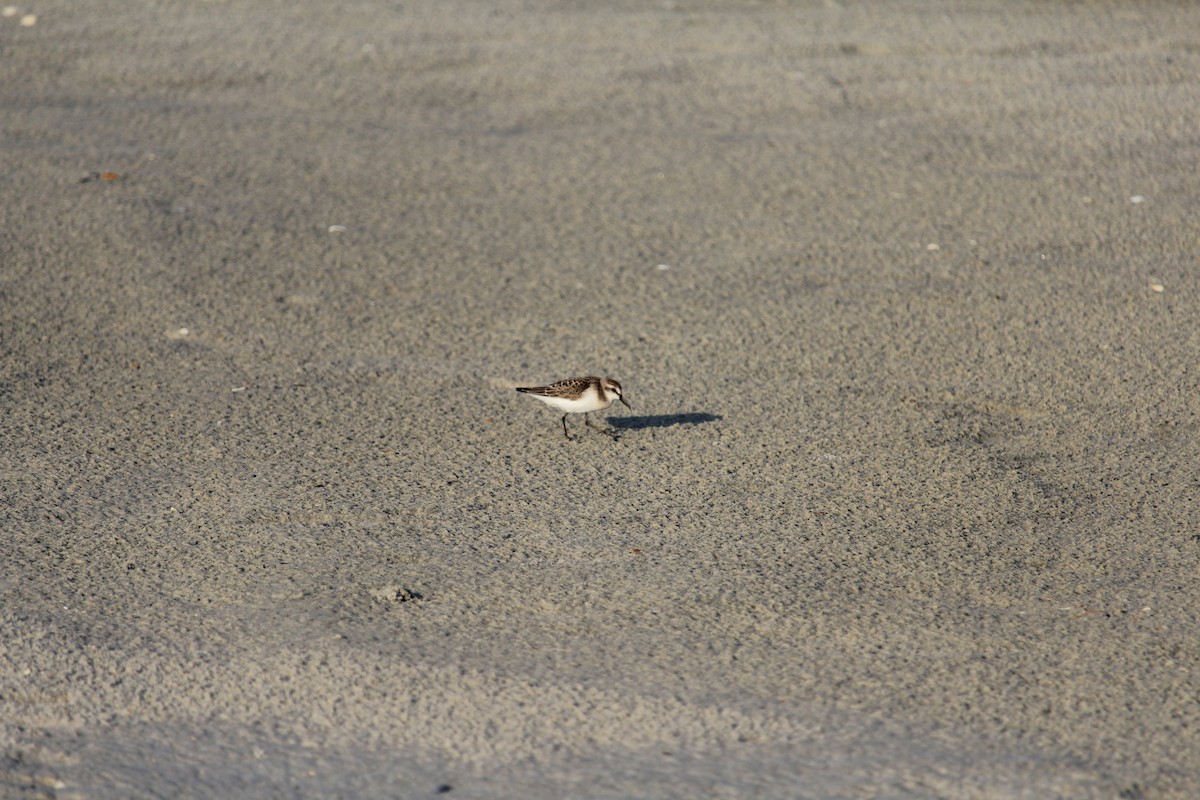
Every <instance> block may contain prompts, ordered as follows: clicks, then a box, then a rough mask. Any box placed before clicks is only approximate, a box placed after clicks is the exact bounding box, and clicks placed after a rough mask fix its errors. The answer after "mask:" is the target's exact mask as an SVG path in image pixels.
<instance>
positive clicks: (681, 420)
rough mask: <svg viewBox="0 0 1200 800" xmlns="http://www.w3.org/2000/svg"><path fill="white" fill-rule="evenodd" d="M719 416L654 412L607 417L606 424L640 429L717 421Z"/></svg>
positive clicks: (633, 429) (628, 428)
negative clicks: (635, 415) (649, 414)
mask: <svg viewBox="0 0 1200 800" xmlns="http://www.w3.org/2000/svg"><path fill="white" fill-rule="evenodd" d="M720 419H721V417H720V416H718V415H717V414H705V413H703V412H691V413H688V414H654V415H652V416H645V417H609V418H608V424H609V425H611V426H612V427H614V428H617V429H619V430H626V431H640V430H643V429H645V428H669V427H671V426H672V425H699V424H701V423H703V422H717V421H718V420H720Z"/></svg>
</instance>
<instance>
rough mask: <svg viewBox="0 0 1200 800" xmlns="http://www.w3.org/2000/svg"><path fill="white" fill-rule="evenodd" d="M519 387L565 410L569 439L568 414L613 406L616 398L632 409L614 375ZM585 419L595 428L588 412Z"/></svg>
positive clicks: (586, 422) (553, 406) (564, 425)
mask: <svg viewBox="0 0 1200 800" xmlns="http://www.w3.org/2000/svg"><path fill="white" fill-rule="evenodd" d="M517 391H518V392H524V393H525V394H530V395H533V396H534V397H536V398H537V399H538V400H541V401H542V402H543V403H545V404H546V405H548V406H550V407H551V408H557V409H558V410H559V411H562V412H564V413H563V417H562V426H563V436H566V437H567V438H568V439H570V438H571V434H569V433H567V414H587V413H588V412H591V411H602V410H604V409H606V408H608V407H609V406H611V405H612V404H613V400H620V401H621V402H622V403H624V404H625V407H626V408H628V409H629V410H630V411H632V410H633V406H631V405H629V401H627V400H626V399H625V398H624V397H622V396H621V384H619V383H617V382H616V381H614V380H613V379H612V378H596V377H587V378H568V379H567V380H565V381H558V382H557V383H552V384H550V385H549V386H518V387H517ZM583 422H584V424H585V425H587V426H588V427H589V428H596V426H595V425H593V424H592V421H591V420H590V419H588V418H587V417H586V416H585V417H584V418H583ZM596 430H598V431H601V433H607V431H603V430H601V429H600V428H596Z"/></svg>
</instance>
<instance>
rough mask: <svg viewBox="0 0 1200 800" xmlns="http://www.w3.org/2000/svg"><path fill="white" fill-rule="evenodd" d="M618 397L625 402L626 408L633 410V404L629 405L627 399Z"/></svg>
mask: <svg viewBox="0 0 1200 800" xmlns="http://www.w3.org/2000/svg"><path fill="white" fill-rule="evenodd" d="M617 399H618V400H620V401H621V402H622V403H624V404H625V407H626V408H628V409H629V410H630V411H633V406H631V405H629V401H628V400H626V399H625V398H624V397H618V398H617Z"/></svg>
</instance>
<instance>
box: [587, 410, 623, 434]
mask: <svg viewBox="0 0 1200 800" xmlns="http://www.w3.org/2000/svg"><path fill="white" fill-rule="evenodd" d="M583 422H584V424H585V425H587V426H588V427H589V428H591V429H592V430H594V431H600V433H603V434H604V435H605V436H608V437H610V438H613V439H615V438H617V437H616V434H614V433H613V432H612V431H609V430H605V429H604V428H597V427H596V426H595V425H593V424H592V418H591V417H589V416H588V415H587V414H584V415H583Z"/></svg>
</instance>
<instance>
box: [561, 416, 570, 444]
mask: <svg viewBox="0 0 1200 800" xmlns="http://www.w3.org/2000/svg"><path fill="white" fill-rule="evenodd" d="M563 436H565V437H567V441H568V442H569V441H571V434H569V433H567V415H566V414H563Z"/></svg>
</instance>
